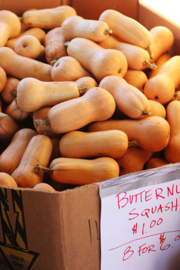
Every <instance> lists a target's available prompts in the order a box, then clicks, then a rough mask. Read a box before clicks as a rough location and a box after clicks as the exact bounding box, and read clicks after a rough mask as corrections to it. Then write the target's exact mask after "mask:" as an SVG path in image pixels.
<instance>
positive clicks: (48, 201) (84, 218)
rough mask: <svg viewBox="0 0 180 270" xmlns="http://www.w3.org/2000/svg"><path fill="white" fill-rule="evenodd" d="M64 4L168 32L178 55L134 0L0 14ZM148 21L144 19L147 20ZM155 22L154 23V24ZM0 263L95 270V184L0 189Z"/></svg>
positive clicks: (22, 1)
mask: <svg viewBox="0 0 180 270" xmlns="http://www.w3.org/2000/svg"><path fill="white" fill-rule="evenodd" d="M60 4H70V5H72V6H73V7H74V8H75V9H76V10H77V13H78V15H80V16H83V17H85V18H92V19H97V18H98V17H99V15H100V14H101V12H102V11H103V10H105V9H109V8H112V9H116V10H119V11H121V12H122V13H124V14H125V15H127V16H130V17H132V18H134V19H137V20H138V19H139V21H140V22H141V23H142V24H144V25H145V26H146V27H147V28H148V29H150V28H152V27H154V26H155V25H164V26H167V27H169V29H170V30H172V31H173V33H174V35H175V45H174V47H173V49H172V54H178V53H179V48H180V31H177V30H178V29H177V28H176V26H174V25H172V24H169V23H167V22H166V21H165V20H164V19H162V18H160V17H158V16H157V15H155V14H153V13H151V15H150V11H149V10H147V9H145V8H144V7H143V6H141V5H139V4H138V1H137V0H122V1H119V0H112V1H107V0H106V1H103V5H102V3H101V2H100V1H99V2H98V1H95V0H91V1H90V2H84V1H82V0H74V1H72V2H71V1H64V0H51V1H50V0H44V1H41V0H32V1H27V0H19V1H16V2H13V1H1V2H0V9H8V10H11V11H13V12H15V13H17V14H18V15H21V14H22V13H23V12H24V11H25V10H26V9H28V8H50V7H56V6H58V5H60ZM147 18H148V20H147ZM154 18H156V20H155V19H154ZM0 202H1V204H0V220H1V222H0V251H1V252H0V262H2V263H4V264H6V265H8V267H9V268H10V269H22V270H25V269H26V270H28V269H33V270H52V269H53V270H72V269H73V270H99V269H100V198H99V193H98V185H97V184H92V185H86V186H81V187H79V188H75V189H68V190H65V191H61V192H55V193H50V192H43V191H42V192H40V191H32V190H30V189H21V188H17V189H10V188H3V187H1V188H0Z"/></svg>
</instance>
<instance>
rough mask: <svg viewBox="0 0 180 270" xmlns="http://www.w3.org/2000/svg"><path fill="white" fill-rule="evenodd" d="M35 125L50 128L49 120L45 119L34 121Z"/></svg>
mask: <svg viewBox="0 0 180 270" xmlns="http://www.w3.org/2000/svg"><path fill="white" fill-rule="evenodd" d="M35 123H36V125H37V126H49V127H50V126H51V124H50V121H49V119H48V118H47V119H46V120H42V119H36V120H35Z"/></svg>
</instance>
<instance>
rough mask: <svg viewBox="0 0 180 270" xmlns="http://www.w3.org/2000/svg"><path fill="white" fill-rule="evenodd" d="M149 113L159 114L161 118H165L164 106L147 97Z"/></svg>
mask: <svg viewBox="0 0 180 270" xmlns="http://www.w3.org/2000/svg"><path fill="white" fill-rule="evenodd" d="M149 103H150V108H151V115H154V116H160V117H162V118H164V119H165V118H166V109H165V107H164V106H163V105H162V104H161V103H159V102H158V101H155V100H151V99H149Z"/></svg>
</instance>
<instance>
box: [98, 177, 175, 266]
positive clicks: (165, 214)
mask: <svg viewBox="0 0 180 270" xmlns="http://www.w3.org/2000/svg"><path fill="white" fill-rule="evenodd" d="M179 178H180V177H179ZM178 262H180V180H179V179H178V180H173V181H170V182H165V183H160V184H155V185H148V186H143V187H141V188H138V189H133V190H129V191H121V192H119V193H116V194H111V195H109V196H104V197H102V199H101V270H120V269H127V270H141V269H145V270H170V269H173V270H176V269H180V264H178ZM177 264H178V266H177ZM176 267H177V268H176Z"/></svg>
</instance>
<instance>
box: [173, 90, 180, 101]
mask: <svg viewBox="0 0 180 270" xmlns="http://www.w3.org/2000/svg"><path fill="white" fill-rule="evenodd" d="M173 100H180V91H177V92H176V93H175V94H174V97H173Z"/></svg>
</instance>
